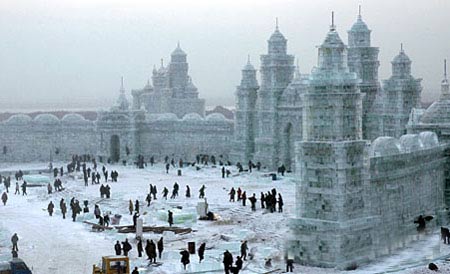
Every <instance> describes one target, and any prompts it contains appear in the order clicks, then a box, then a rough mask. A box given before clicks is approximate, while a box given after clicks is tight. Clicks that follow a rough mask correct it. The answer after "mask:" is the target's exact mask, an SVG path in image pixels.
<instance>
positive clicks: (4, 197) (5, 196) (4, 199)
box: [2, 192, 8, 206]
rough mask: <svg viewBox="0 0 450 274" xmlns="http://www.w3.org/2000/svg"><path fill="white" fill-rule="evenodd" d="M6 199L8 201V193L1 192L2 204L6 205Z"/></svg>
mask: <svg viewBox="0 0 450 274" xmlns="http://www.w3.org/2000/svg"><path fill="white" fill-rule="evenodd" d="M6 201H8V194H6V192H3V194H2V202H3V205H4V206H5V205H6Z"/></svg>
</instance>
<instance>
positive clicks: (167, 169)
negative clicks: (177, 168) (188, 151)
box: [166, 163, 170, 174]
mask: <svg viewBox="0 0 450 274" xmlns="http://www.w3.org/2000/svg"><path fill="white" fill-rule="evenodd" d="M169 168H170V164H169V163H167V164H166V173H167V174H169Z"/></svg>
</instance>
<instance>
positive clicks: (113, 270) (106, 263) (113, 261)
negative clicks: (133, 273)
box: [0, 256, 130, 274]
mask: <svg viewBox="0 0 450 274" xmlns="http://www.w3.org/2000/svg"><path fill="white" fill-rule="evenodd" d="M0 274H3V273H1V272H0ZM92 274H130V261H129V259H128V257H126V256H104V257H102V265H101V268H100V266H96V265H94V266H93V269H92Z"/></svg>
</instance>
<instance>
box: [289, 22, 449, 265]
mask: <svg viewBox="0 0 450 274" xmlns="http://www.w3.org/2000/svg"><path fill="white" fill-rule="evenodd" d="M347 51H350V49H348V48H347V46H345V45H344V43H343V42H342V40H341V39H340V37H339V35H338V33H337V31H336V28H335V26H334V24H332V26H331V27H330V31H329V32H328V34H327V36H326V38H325V41H324V42H323V43H322V45H321V46H319V57H318V58H319V60H318V65H317V67H316V68H314V69H313V71H312V74H311V75H310V77H309V87H308V90H307V92H306V93H305V94H304V95H303V102H304V107H303V140H302V141H300V142H298V143H297V150H296V153H295V155H296V157H297V159H296V165H297V167H296V174H297V177H298V183H297V187H296V196H297V199H296V201H297V205H296V217H295V218H293V219H292V220H291V223H290V226H291V228H292V232H293V235H292V238H291V239H290V240H288V244H287V252H288V253H289V254H290V255H289V256H292V257H294V258H295V259H296V260H297V261H299V262H301V263H305V264H309V265H316V266H321V267H338V268H343V269H345V268H349V267H354V266H355V265H356V266H357V265H360V264H363V263H366V262H368V261H370V260H373V259H374V258H376V257H379V256H382V255H386V254H390V253H391V252H393V251H394V250H395V249H397V248H400V247H404V246H405V245H406V244H407V243H408V242H410V241H413V240H416V239H418V237H419V236H418V232H417V230H416V226H417V225H416V224H415V223H414V221H415V220H416V219H417V218H418V216H419V215H423V216H426V215H431V216H434V217H436V218H435V219H434V220H435V222H434V223H430V224H428V225H429V226H431V227H433V226H434V225H436V222H446V211H445V210H444V209H445V207H446V205H445V199H444V193H445V181H446V179H447V178H446V177H447V176H448V175H447V174H446V172H445V170H447V169H448V157H447V154H446V153H447V151H448V147H449V146H448V145H446V144H443V145H441V144H440V143H439V141H438V138H437V135H436V134H435V133H434V132H430V131H426V132H421V133H419V134H407V135H402V136H401V137H400V138H399V139H397V138H395V137H389V136H383V137H378V138H376V139H375V140H374V141H373V142H370V141H367V140H364V139H363V130H362V129H363V128H362V124H363V117H364V116H363V115H364V113H363V106H364V103H363V101H364V99H363V94H362V90H363V88H361V82H363V81H362V80H361V79H360V78H359V77H358V75H357V73H356V72H355V70H354V69H353V72H352V69H351V68H350V67H349V66H348V64H347V61H348V59H347V56H346V54H347Z"/></svg>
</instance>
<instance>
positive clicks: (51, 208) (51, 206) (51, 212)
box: [47, 201, 55, 216]
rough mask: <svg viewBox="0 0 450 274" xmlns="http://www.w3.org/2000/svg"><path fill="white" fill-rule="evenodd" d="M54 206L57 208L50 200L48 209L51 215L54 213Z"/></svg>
mask: <svg viewBox="0 0 450 274" xmlns="http://www.w3.org/2000/svg"><path fill="white" fill-rule="evenodd" d="M54 208H55V205H54V204H53V202H52V201H50V203H49V204H48V206H47V211H48V214H49V215H50V216H52V215H53V209H54Z"/></svg>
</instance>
